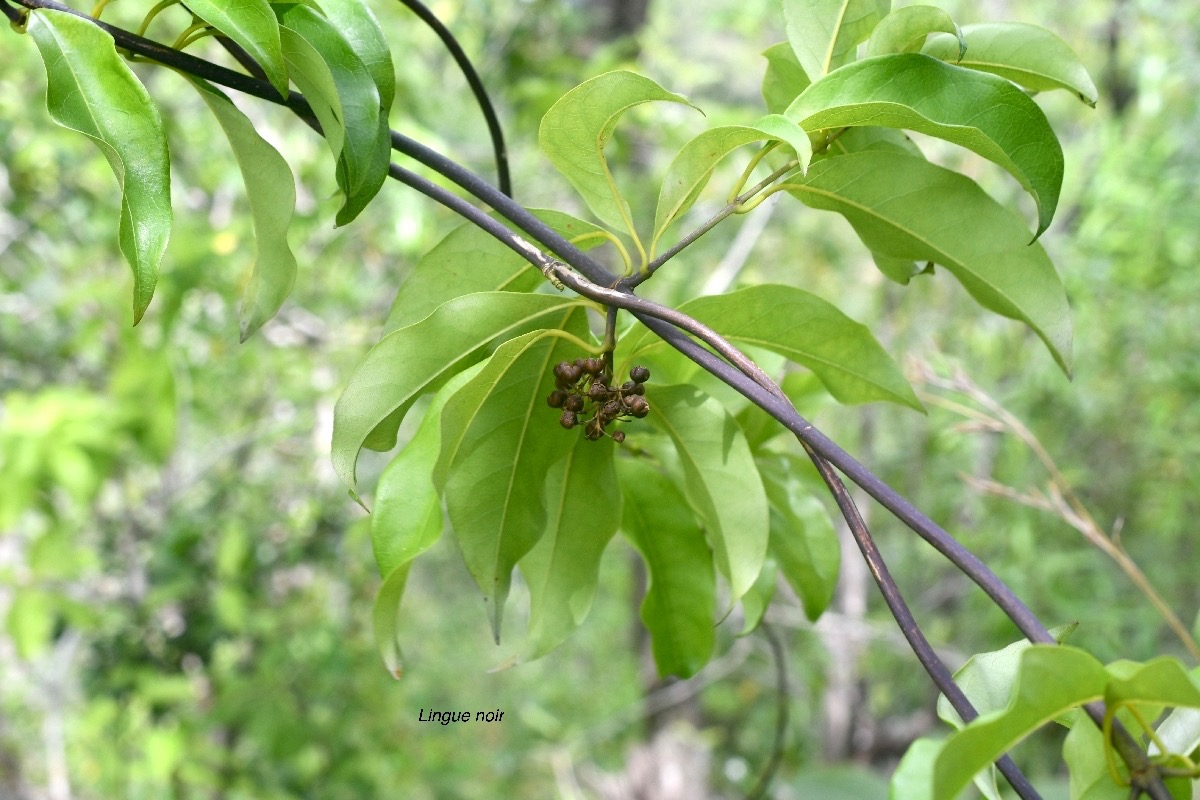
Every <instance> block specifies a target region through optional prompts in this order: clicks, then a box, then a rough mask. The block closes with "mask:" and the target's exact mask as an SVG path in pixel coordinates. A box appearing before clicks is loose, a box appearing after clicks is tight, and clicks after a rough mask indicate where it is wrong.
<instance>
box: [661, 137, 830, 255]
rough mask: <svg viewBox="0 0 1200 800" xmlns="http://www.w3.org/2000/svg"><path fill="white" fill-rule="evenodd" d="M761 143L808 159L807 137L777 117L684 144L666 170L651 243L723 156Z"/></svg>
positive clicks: (697, 193)
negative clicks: (788, 147)
mask: <svg viewBox="0 0 1200 800" xmlns="http://www.w3.org/2000/svg"><path fill="white" fill-rule="evenodd" d="M764 140H769V141H782V142H785V143H786V144H789V145H791V146H792V147H793V148H797V149H799V150H801V151H802V152H803V153H804V158H803V160H804V161H805V162H807V161H808V160H809V159H810V158H811V156H812V145H811V143H810V142H809V140H808V134H806V133H805V132H804V131H803V130H801V129H800V126H798V125H797V124H796V123H794V122H792V121H791V120H789V119H787V118H786V117H783V116H780V115H779V114H773V115H769V116H766V117H763V118H762V119H760V120H759V121H758V122H756V123H755V124H754V125H751V126H746V125H726V126H723V127H720V128H711V129H710V130H707V131H704V132H703V133H701V134H700V135H699V136H697V137H695V138H694V139H692V140H691V141H690V142H688V143H687V144H685V145H684V146H683V147H682V148H681V149H680V151H679V153H677V154H676V156H675V158H674V159H673V160H672V161H671V165H670V166H669V167H667V174H666V177H665V178H663V182H662V187H661V188H660V189H659V193H658V208H657V210H656V211H655V213H654V239H653V241H654V242H657V241H658V239H659V237H661V236H662V235H663V233H664V232H665V231H666V229H667V228H668V227H669V226H670V225H671V224H672V223H673V222H675V221H676V220H678V219H679V218H680V217H681V216H683V214H684V213H685V212H686V211H687V210H688V209H689V208H691V207H692V205H693V204H694V203H695V202H696V199H697V198H698V197H699V196H700V192H701V190H703V189H704V187H705V186H707V185H708V181H709V179H710V178H711V177H712V172H713V168H714V167H716V165H717V164H719V163H720V162H721V160H722V159H724V158H725V156H727V155H729V154H730V153H731V152H733V151H734V150H736V149H737V148H739V147H742V146H743V145H747V144H752V143H754V142H761V141H764Z"/></svg>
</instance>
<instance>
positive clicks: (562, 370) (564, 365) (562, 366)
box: [554, 361, 571, 380]
mask: <svg viewBox="0 0 1200 800" xmlns="http://www.w3.org/2000/svg"><path fill="white" fill-rule="evenodd" d="M570 368H571V362H569V361H560V362H558V363H557V364H555V365H554V377H556V378H562V379H563V380H566V379H567V370H569V369H570Z"/></svg>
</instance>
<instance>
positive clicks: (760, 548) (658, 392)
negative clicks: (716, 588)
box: [647, 386, 770, 601]
mask: <svg viewBox="0 0 1200 800" xmlns="http://www.w3.org/2000/svg"><path fill="white" fill-rule="evenodd" d="M648 399H649V400H650V409H651V410H650V416H649V417H647V420H648V421H649V422H651V423H653V424H654V426H655V427H657V428H659V429H661V430H663V431H664V432H666V433H667V434H668V435H669V436H670V437H671V441H672V442H673V443H674V445H675V450H676V452H677V453H678V454H679V461H680V464H681V465H682V466H683V474H684V490H685V492H686V493H687V497H688V500H689V502H690V503H691V505H692V508H694V509H695V510H696V513H697V514H699V516H700V519H701V520H703V521H704V527H705V530H706V531H707V532H708V536H709V540H710V541H711V543H712V546H713V550H714V551H715V552H716V554H717V566H718V567H719V568H720V569H721V572H722V573H723V574H724V575H725V576H726V578H727V579H728V580H729V587H730V593H731V595H732V598H731V599H732V600H735V601H736V600H738V599H739V598H740V597H741V596H742V595H743V594H745V593H746V591H747V590H748V589H749V588H750V586H751V584H753V583H754V580H755V578H757V577H758V573H759V570H761V569H762V564H763V559H764V558H765V557H766V554H767V540H768V538H769V531H770V528H769V523H768V514H767V497H766V493H765V492H764V491H763V485H762V479H761V478H760V477H759V474H758V469H757V467H756V466H755V464H754V457H753V456H752V455H751V454H750V446H749V445H748V444H747V443H746V437H745V436H743V435H742V432H741V430H740V429H739V428H738V426H737V422H736V421H735V420H734V419H733V417H732V416H730V414H729V412H728V411H726V410H725V409H724V407H722V406H721V404H720V403H718V402H717V401H716V400H714V399H713V398H711V397H709V396H708V395H706V394H704V393H702V392H699V391H697V390H696V389H694V388H693V387H690V386H656V387H654V389H653V391H652V392H650V393H649V397H648Z"/></svg>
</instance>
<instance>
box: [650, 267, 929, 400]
mask: <svg viewBox="0 0 1200 800" xmlns="http://www.w3.org/2000/svg"><path fill="white" fill-rule="evenodd" d="M679 310H680V311H681V312H683V313H685V314H688V315H690V316H692V317H694V318H695V319H697V320H699V321H700V322H703V323H704V324H706V325H708V326H709V327H711V328H713V329H714V330H716V331H717V332H718V333H720V334H721V335H722V336H724V337H725V338H727V339H729V340H730V341H731V342H734V343H738V344H745V345H749V346H752V347H761V348H763V349H766V350H770V351H772V352H775V353H778V354H780V355H782V356H784V357H785V358H788V359H791V360H792V361H795V362H796V363H798V364H803V365H804V366H806V367H808V368H809V369H811V370H812V371H813V372H814V373H816V375H817V377H818V378H820V379H821V383H823V384H824V385H825V387H826V388H827V389H828V390H829V393H830V394H832V395H833V396H834V397H835V398H836V399H837V400H838V401H839V402H841V403H869V402H873V401H876V400H887V401H889V402H893V403H899V404H900V405H905V406H909V407H910V408H915V409H917V410H918V411H923V410H924V409H923V407H922V406H921V403H920V401H919V400H917V397H916V395H915V394H913V390H912V387H911V386H909V385H908V381H906V380H905V379H904V375H903V373H901V371H900V368H899V367H898V366H897V365H896V363H895V362H894V361H892V359H891V357H890V356H888V354H887V352H886V351H885V350H884V349H883V347H882V346H881V345H880V344H879V342H877V341H876V340H875V337H874V336H872V335H871V332H870V330H868V329H867V327H866V326H864V325H861V324H860V323H857V322H855V321H854V320H852V319H850V318H849V317H847V316H846V315H845V314H843V313H842V312H841V311H839V310H838V309H837V308H835V307H834V306H833V305H831V304H829V303H827V302H825V301H824V300H822V299H821V298H819V297H817V296H816V295H813V294H810V293H808V292H805V291H803V290H801V289H797V288H795V287H792V286H782V285H779V284H761V285H758V286H751V287H747V288H745V289H739V290H738V291H736V292H730V293H729V294H723V295H713V296H710V297H698V298H696V299H695V300H690V301H688V302H687V303H684V304H683V305H682V306H680V307H679ZM631 345H632V347H631V350H630V351H629V352H630V355H629V356H628V358H630V359H632V358H635V357H636V356H637V354H638V353H639V352H642V351H644V350H648V349H650V348H652V347H666V346H667V345H666V344H665V343H663V342H661V340H659V339H657V337H655V336H654V335H653V334H651V333H650V332H649V331H648V330H647V331H644V332H643V333H642V334H641V338H640V339H638V340H636V341H635V342H631Z"/></svg>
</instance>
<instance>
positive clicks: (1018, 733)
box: [933, 645, 1108, 797]
mask: <svg viewBox="0 0 1200 800" xmlns="http://www.w3.org/2000/svg"><path fill="white" fill-rule="evenodd" d="M1107 683H1108V673H1107V672H1106V671H1105V669H1104V667H1103V666H1102V665H1101V664H1100V662H1098V661H1097V660H1096V659H1095V658H1094V657H1092V656H1091V655H1090V654H1088V653H1086V652H1084V651H1083V650H1079V649H1077V648H1074V647H1066V646H1063V645H1033V646H1031V647H1029V648H1027V649H1026V650H1025V652H1024V653H1023V654H1022V656H1021V667H1020V673H1019V675H1018V678H1017V685H1016V691H1015V693H1014V695H1013V698H1012V701H1011V702H1010V704H1009V705H1008V707H1007V708H1006V709H1004V710H1003V711H999V712H994V713H992V714H986V715H983V716H981V717H979V718H978V719H976V720H975V721H973V722H972V723H971V724H969V725H967V726H966V727H965V728H963V729H962V730H961V731H958V732H957V733H955V734H954V735H953V736H951V737H950V738H949V739H948V740H946V743H945V746H943V747H942V750H941V753H940V754H939V755H938V758H937V761H936V763H935V765H934V770H933V781H934V782H933V795H934V796H935V797H956V796H957V795H958V793H959V792H960V791H962V789H963V788H964V787H966V785H967V784H968V783H970V782H971V778H972V776H974V775H975V773H977V772H979V771H980V770H982V769H984V768H985V767H987V765H988V764H990V763H992V762H993V761H995V760H996V759H997V758H999V757H1000V756H1001V755H1002V754H1004V753H1005V752H1007V751H1008V750H1009V749H1011V748H1012V747H1013V745H1015V744H1016V743H1017V742H1019V741H1020V740H1021V739H1024V738H1025V737H1026V736H1028V735H1029V734H1030V733H1032V732H1033V731H1035V730H1037V729H1038V728H1039V727H1041V726H1042V725H1044V724H1045V723H1046V722H1049V721H1050V720H1052V719H1054V718H1055V717H1057V716H1058V715H1060V714H1062V713H1064V712H1066V711H1068V710H1070V709H1071V708H1074V707H1076V706H1079V705H1081V704H1083V703H1087V702H1091V701H1092V700H1097V699H1099V698H1100V697H1101V696H1103V694H1104V687H1105V686H1106V685H1107Z"/></svg>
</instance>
